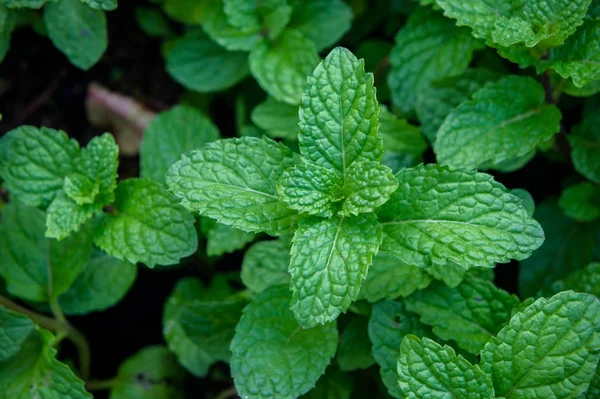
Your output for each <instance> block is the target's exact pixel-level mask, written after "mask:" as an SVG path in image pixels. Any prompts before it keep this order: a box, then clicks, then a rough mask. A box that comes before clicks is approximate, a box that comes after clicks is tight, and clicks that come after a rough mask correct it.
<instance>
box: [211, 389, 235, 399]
mask: <svg viewBox="0 0 600 399" xmlns="http://www.w3.org/2000/svg"><path fill="white" fill-rule="evenodd" d="M236 395H237V391H236V390H235V387H231V388H227V389H226V390H224V391H222V392H221V393H219V394H218V395H217V396H216V397H215V399H227V398H231V397H233V396H236Z"/></svg>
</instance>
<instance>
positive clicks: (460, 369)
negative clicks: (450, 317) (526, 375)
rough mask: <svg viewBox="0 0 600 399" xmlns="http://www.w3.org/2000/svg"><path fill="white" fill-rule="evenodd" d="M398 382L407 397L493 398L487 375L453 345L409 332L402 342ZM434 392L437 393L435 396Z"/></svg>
mask: <svg viewBox="0 0 600 399" xmlns="http://www.w3.org/2000/svg"><path fill="white" fill-rule="evenodd" d="M398 376H399V380H398V383H399V384H400V388H401V389H402V391H403V392H404V394H405V395H406V397H407V399H421V398H422V399H425V398H431V397H448V398H465V399H493V398H494V387H493V385H492V381H491V379H490V377H489V376H488V375H486V374H485V373H484V372H483V371H481V369H480V368H479V367H478V366H474V365H472V364H471V363H469V362H468V361H467V360H465V359H464V358H463V357H462V356H460V355H459V356H457V355H456V353H455V352H454V349H452V348H451V347H449V346H447V345H444V346H441V345H440V344H438V343H436V342H435V341H432V340H430V339H429V338H423V339H419V338H418V337H416V336H414V335H407V336H406V337H404V339H403V340H402V344H401V346H400V357H399V359H398ZM434 395H435V396H434Z"/></svg>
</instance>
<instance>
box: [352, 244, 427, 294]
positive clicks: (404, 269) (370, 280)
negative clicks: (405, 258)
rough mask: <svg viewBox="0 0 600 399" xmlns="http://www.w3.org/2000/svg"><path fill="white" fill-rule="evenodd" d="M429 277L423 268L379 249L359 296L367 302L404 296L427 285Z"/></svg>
mask: <svg viewBox="0 0 600 399" xmlns="http://www.w3.org/2000/svg"><path fill="white" fill-rule="evenodd" d="M430 282H431V277H429V274H427V273H426V272H425V270H424V269H421V268H419V267H415V266H410V265H407V264H406V263H404V262H402V261H401V260H400V259H398V257H396V256H394V255H392V254H390V253H387V252H385V251H379V253H378V254H377V256H375V258H373V264H372V265H371V267H370V268H369V274H367V278H366V280H365V282H364V283H363V285H362V288H361V291H360V295H359V298H365V299H366V300H367V301H369V302H377V301H380V300H382V299H386V300H392V299H396V298H398V297H406V296H408V295H410V294H412V293H413V292H414V291H416V290H421V289H423V288H425V287H427V286H428V285H429V283H430Z"/></svg>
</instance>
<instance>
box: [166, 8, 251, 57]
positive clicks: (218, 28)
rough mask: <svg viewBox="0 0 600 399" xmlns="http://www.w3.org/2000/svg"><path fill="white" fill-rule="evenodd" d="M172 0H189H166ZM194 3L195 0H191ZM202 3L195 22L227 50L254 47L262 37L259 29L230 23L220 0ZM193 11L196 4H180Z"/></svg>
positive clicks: (246, 49)
mask: <svg viewBox="0 0 600 399" xmlns="http://www.w3.org/2000/svg"><path fill="white" fill-rule="evenodd" d="M167 1H168V2H174V1H179V2H182V1H190V0H167ZM193 2H194V3H196V0H193ZM202 3H204V5H202V6H200V9H199V10H197V11H198V12H199V14H200V15H198V17H197V19H201V21H198V22H196V23H202V29H203V30H204V32H206V34H207V35H208V36H210V38H211V39H212V40H213V41H215V42H217V43H218V44H219V45H220V46H222V47H224V48H226V49H227V50H229V51H240V50H241V51H250V50H252V49H253V48H255V47H256V46H257V45H258V44H259V43H260V42H261V41H262V40H263V38H262V37H261V36H260V29H256V28H253V27H248V28H247V29H239V28H236V27H235V26H233V25H231V24H230V22H229V19H228V18H227V15H226V14H225V11H224V9H223V3H222V2H221V1H204V2H202ZM184 8H185V10H189V11H194V8H198V5H196V4H192V5H190V4H185V5H182V10H181V11H182V12H184V11H183V10H184Z"/></svg>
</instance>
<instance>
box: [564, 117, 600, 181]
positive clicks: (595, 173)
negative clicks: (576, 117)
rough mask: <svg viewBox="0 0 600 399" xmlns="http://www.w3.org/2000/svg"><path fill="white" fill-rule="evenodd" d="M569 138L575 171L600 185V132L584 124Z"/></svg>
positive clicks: (593, 126) (573, 130)
mask: <svg viewBox="0 0 600 399" xmlns="http://www.w3.org/2000/svg"><path fill="white" fill-rule="evenodd" d="M584 121H585V120H584ZM568 138H569V143H571V157H572V159H573V165H574V166H575V169H577V171H578V172H579V173H581V174H582V175H583V176H585V177H587V178H588V179H590V180H592V181H593V182H595V183H597V184H600V130H598V129H597V128H596V126H595V125H593V124H591V126H590V124H587V123H585V122H584V123H582V124H581V125H578V126H576V127H575V128H573V129H572V130H571V134H569V136H568Z"/></svg>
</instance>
